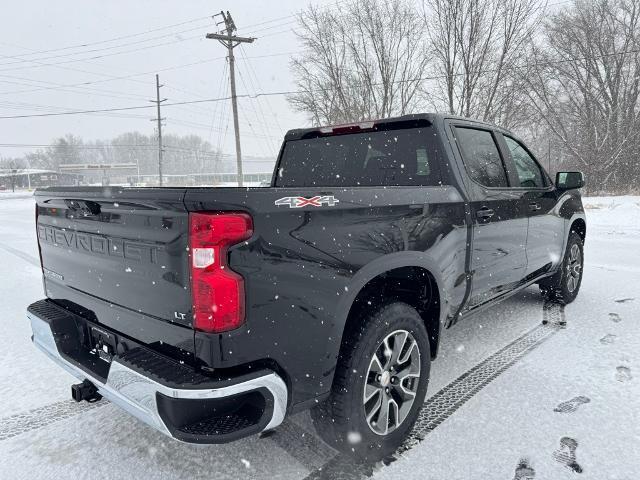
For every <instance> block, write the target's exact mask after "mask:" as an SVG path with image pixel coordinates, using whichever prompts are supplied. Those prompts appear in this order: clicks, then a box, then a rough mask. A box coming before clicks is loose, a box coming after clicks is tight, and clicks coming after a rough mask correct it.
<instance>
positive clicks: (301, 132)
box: [285, 112, 500, 140]
mask: <svg viewBox="0 0 640 480" xmlns="http://www.w3.org/2000/svg"><path fill="white" fill-rule="evenodd" d="M444 119H455V120H464V121H465V122H473V123H477V124H479V125H485V126H489V127H491V128H500V127H497V126H496V125H494V124H491V123H488V122H483V121H481V120H476V119H473V118H467V117H462V116H459V115H451V114H448V113H434V112H431V113H429V112H426V113H412V114H409V115H402V116H399V117H388V118H379V119H375V120H362V121H357V122H350V123H345V124H338V125H323V126H317V127H308V128H294V129H292V130H289V131H287V133H286V134H285V140H299V139H301V138H304V137H305V136H307V135H309V134H313V133H319V132H321V133H330V132H331V130H338V129H348V128H350V127H356V128H357V127H358V126H363V125H366V128H371V126H372V124H373V125H375V124H386V125H388V124H390V123H399V122H411V121H420V120H423V121H426V122H428V123H430V124H433V123H435V122H436V121H438V120H444ZM363 128H364V127H363Z"/></svg>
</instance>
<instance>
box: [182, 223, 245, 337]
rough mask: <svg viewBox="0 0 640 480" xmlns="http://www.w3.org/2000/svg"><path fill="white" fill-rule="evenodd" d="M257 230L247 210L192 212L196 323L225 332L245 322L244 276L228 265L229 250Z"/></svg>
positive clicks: (190, 234) (191, 236)
mask: <svg viewBox="0 0 640 480" xmlns="http://www.w3.org/2000/svg"><path fill="white" fill-rule="evenodd" d="M252 234H253V223H252V221H251V217H250V216H249V215H248V214H246V213H190V214H189V248H190V255H189V261H190V262H191V297H192V299H193V326H194V328H196V329H198V330H204V331H206V332H216V333H217V332H225V331H227V330H233V329H234V328H238V327H239V326H240V325H242V324H243V323H244V280H243V279H242V277H241V276H240V275H239V274H237V273H236V272H234V271H233V270H231V269H229V267H228V266H227V250H228V248H229V247H230V246H231V245H235V244H236V243H240V242H242V241H244V240H247V239H248V238H249V237H251V235H252Z"/></svg>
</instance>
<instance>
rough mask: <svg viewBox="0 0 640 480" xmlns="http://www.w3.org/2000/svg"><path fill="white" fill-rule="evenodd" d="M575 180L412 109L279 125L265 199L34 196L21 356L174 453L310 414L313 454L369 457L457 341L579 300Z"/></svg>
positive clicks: (417, 402) (392, 443)
mask: <svg viewBox="0 0 640 480" xmlns="http://www.w3.org/2000/svg"><path fill="white" fill-rule="evenodd" d="M583 184H584V180H583V176H582V174H581V173H580V172H562V173H558V175H557V177H556V180H555V184H554V182H552V181H551V179H550V178H549V176H548V174H547V173H546V172H545V170H544V169H543V168H542V167H541V166H540V164H539V163H538V162H537V161H536V159H535V157H534V156H533V154H532V153H531V152H530V150H528V149H527V147H526V146H525V145H524V144H523V143H522V141H520V140H519V139H518V138H517V137H515V136H514V135H513V134H511V133H510V132H508V131H506V130H503V129H501V128H497V127H495V126H492V125H488V124H485V123H481V122H476V121H472V120H469V119H462V118H456V117H450V116H446V115H436V114H419V115H409V116H403V117H399V118H392V119H386V120H378V121H373V122H363V123H358V124H350V125H340V126H334V127H323V128H308V129H298V130H292V131H289V132H288V133H287V134H286V136H285V139H284V143H283V146H282V149H281V151H280V154H279V157H278V160H277V165H276V168H275V171H274V175H273V179H272V182H271V186H270V187H265V188H199V187H198V188H124V187H105V188H99V187H69V188H65V187H56V188H46V189H39V190H38V191H37V192H36V194H35V197H36V202H37V206H36V224H37V236H38V243H39V249H40V257H41V262H42V271H43V279H44V280H43V281H44V290H45V293H46V298H45V299H43V300H41V301H38V302H36V303H34V304H32V305H31V306H29V308H28V317H29V319H30V321H31V326H32V330H33V341H34V343H35V344H36V345H37V346H38V347H39V348H40V349H42V350H43V351H44V352H45V353H46V354H47V355H48V356H49V357H51V358H52V359H53V360H54V361H56V362H57V363H58V364H60V365H61V366H62V367H64V368H65V369H66V370H68V371H69V372H70V373H71V374H72V375H74V376H75V377H77V378H78V379H79V380H80V381H81V382H82V383H79V384H76V385H74V386H73V387H72V393H73V397H74V398H75V399H76V400H78V401H80V400H88V401H95V400H98V399H100V398H101V397H102V396H104V397H106V398H107V399H109V400H110V401H111V402H113V403H115V404H117V405H119V406H121V407H122V408H124V409H125V410H127V411H128V412H130V413H131V414H133V415H134V416H136V417H137V418H139V419H141V420H142V421H144V422H146V423H147V424H149V425H150V426H152V427H154V428H156V429H157V430H159V431H161V432H162V433H164V434H166V435H169V436H171V437H173V438H175V439H178V440H181V441H184V442H193V443H221V442H227V441H231V440H235V439H238V438H241V437H244V436H247V435H250V434H255V433H257V432H261V431H264V430H271V429H274V428H275V427H277V426H278V425H279V424H280V423H281V422H282V421H283V419H284V418H285V416H286V415H288V414H291V413H294V412H298V411H301V410H304V409H310V408H311V415H312V418H313V421H314V423H315V425H316V427H317V429H318V431H319V432H320V434H321V435H322V437H323V438H324V439H325V440H327V441H328V442H330V443H331V444H332V445H334V446H335V447H336V448H339V449H342V450H344V451H347V452H349V453H353V454H355V455H356V456H358V457H360V458H379V457H382V456H385V455H387V454H389V453H390V452H391V451H393V450H394V449H395V448H396V447H397V446H398V445H399V444H400V443H401V441H402V440H403V438H404V437H405V435H406V434H407V433H408V431H409V429H410V428H411V426H412V425H413V423H414V421H415V419H416V417H417V414H418V411H419V409H420V408H421V406H422V404H423V401H424V397H425V393H426V390H427V383H428V380H429V370H430V365H431V362H432V361H433V360H434V359H435V358H436V357H437V353H438V344H439V342H440V338H441V336H442V335H443V334H444V333H445V332H446V329H447V328H448V327H450V326H452V325H453V324H455V323H456V322H457V321H459V320H460V319H461V318H463V317H467V316H469V315H471V314H475V313H476V312H479V311H481V310H483V309H484V308H486V307H488V306H490V305H492V304H495V303H496V302H498V301H500V300H503V299H505V298H507V297H509V296H510V295H512V294H513V293H515V292H517V291H519V290H521V289H523V288H525V287H527V286H529V285H532V284H534V283H537V284H538V285H539V286H540V289H541V290H542V292H543V294H546V295H549V296H553V297H555V298H556V299H557V300H558V301H561V302H565V303H568V302H571V301H572V300H574V298H575V297H576V295H577V293H578V289H579V288H580V281H581V275H582V268H581V267H582V264H583V242H584V239H585V234H586V223H585V215H584V211H583V207H582V202H581V198H580V194H579V192H578V190H577V189H579V188H580V187H582V186H583ZM444 367H445V366H444V365H443V366H442V368H444Z"/></svg>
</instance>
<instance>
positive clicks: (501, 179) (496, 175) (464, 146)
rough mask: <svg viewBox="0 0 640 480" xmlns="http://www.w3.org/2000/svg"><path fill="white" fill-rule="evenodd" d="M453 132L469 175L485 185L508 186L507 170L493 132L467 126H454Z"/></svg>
mask: <svg viewBox="0 0 640 480" xmlns="http://www.w3.org/2000/svg"><path fill="white" fill-rule="evenodd" d="M455 132H456V140H457V142H458V146H459V147H460V151H461V153H462V160H463V162H464V164H465V167H466V169H467V172H468V173H469V176H470V177H471V178H472V179H473V180H475V181H476V182H478V183H479V184H480V185H483V186H485V187H493V188H495V187H508V182H507V172H506V170H505V168H504V163H503V162H502V158H501V157H500V151H499V150H498V145H497V144H496V141H495V138H494V137H493V134H492V133H491V132H490V131H488V130H481V129H478V128H467V127H455Z"/></svg>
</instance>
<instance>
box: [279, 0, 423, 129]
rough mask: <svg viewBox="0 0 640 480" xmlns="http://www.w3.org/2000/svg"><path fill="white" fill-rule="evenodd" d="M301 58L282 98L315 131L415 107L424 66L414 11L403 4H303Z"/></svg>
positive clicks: (393, 0)
mask: <svg viewBox="0 0 640 480" xmlns="http://www.w3.org/2000/svg"><path fill="white" fill-rule="evenodd" d="M298 21H299V24H300V30H299V33H298V36H299V38H300V40H301V41H302V43H303V45H304V53H303V54H302V55H301V56H299V57H297V58H294V60H293V62H292V71H293V75H294V77H295V78H296V85H297V87H298V90H299V93H295V94H293V95H291V96H290V97H289V102H290V104H291V105H292V106H293V108H294V109H295V110H297V111H300V112H304V113H306V114H307V115H308V116H309V119H310V120H311V122H312V123H313V124H315V125H319V124H327V123H341V122H349V121H355V120H363V119H371V118H380V117H388V116H392V115H402V114H405V113H408V112H410V111H413V110H415V109H416V108H417V106H418V105H419V104H420V100H421V99H420V84H421V82H422V76H423V74H424V72H425V68H426V66H427V63H428V57H427V55H426V50H425V44H424V38H423V37H424V34H423V32H424V28H423V24H422V22H421V19H420V15H419V13H418V12H417V11H416V10H415V8H414V7H413V6H412V5H411V4H410V3H408V2H407V1H405V0H360V1H355V0H348V1H346V2H344V3H341V4H340V7H339V10H337V9H323V8H321V7H317V6H309V7H308V8H307V9H306V10H305V11H303V12H302V13H300V15H299V17H298Z"/></svg>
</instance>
